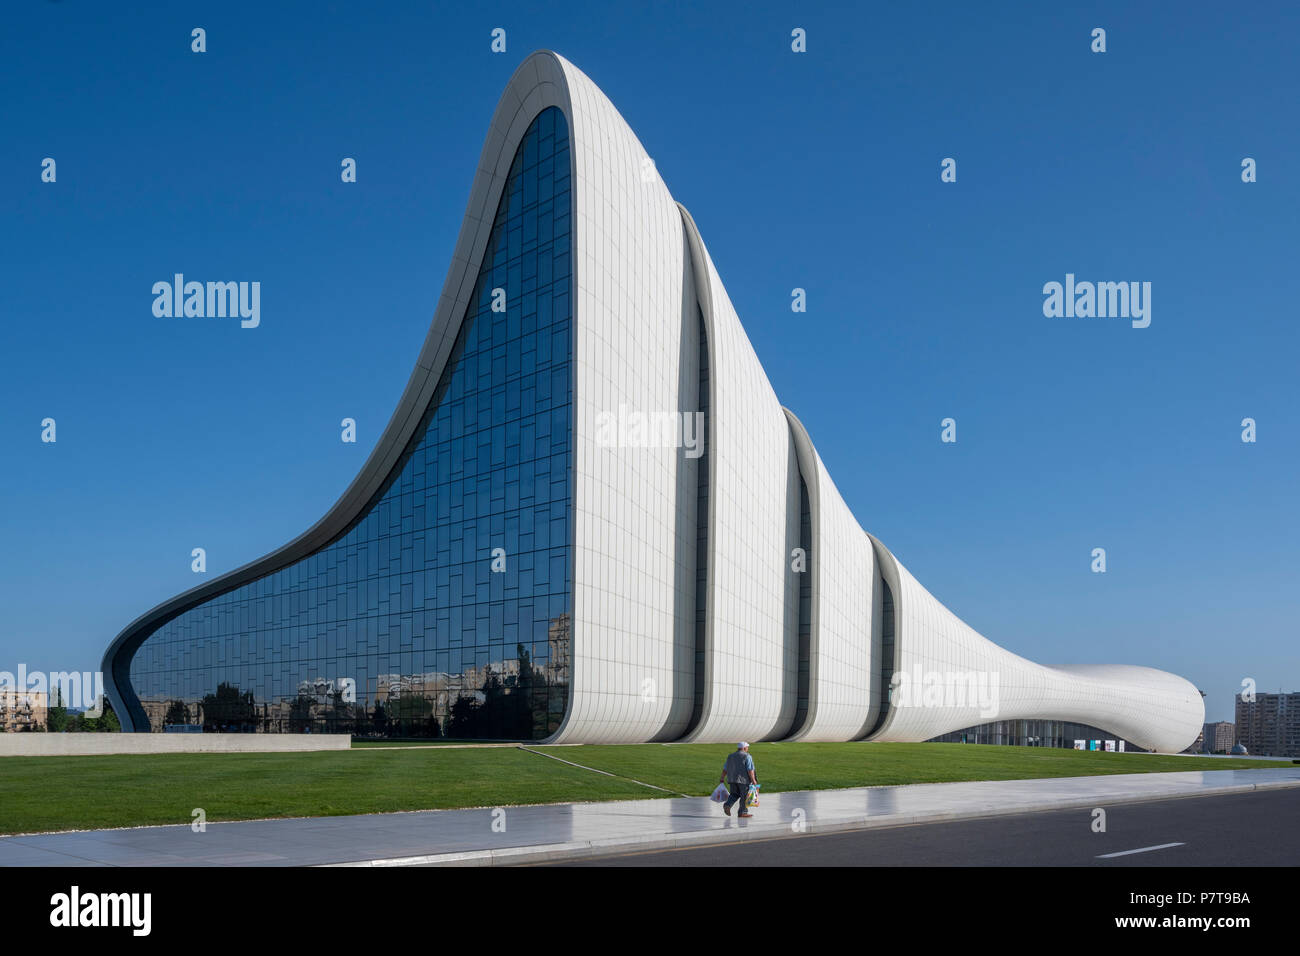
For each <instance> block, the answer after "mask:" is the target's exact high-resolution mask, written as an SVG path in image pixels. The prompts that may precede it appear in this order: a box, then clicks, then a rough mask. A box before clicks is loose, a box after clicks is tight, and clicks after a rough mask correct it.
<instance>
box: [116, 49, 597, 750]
mask: <svg viewBox="0 0 1300 956" xmlns="http://www.w3.org/2000/svg"><path fill="white" fill-rule="evenodd" d="M565 66H566V61H565V60H564V59H563V58H562V57H560V56H559V55H558V54H556V53H553V52H551V51H550V50H539V51H538V52H536V53H533V54H532V55H531V56H529V57H528V58H527V59H525V60H524V61H523V62H522V63H521V64H519V67H518V69H516V70H515V72H514V74H513V75H512V76H511V78H510V81H509V83H507V84H506V88H505V90H504V91H503V92H502V94H501V98H500V100H499V101H498V102H497V107H496V110H495V112H494V113H493V115H492V123H491V125H490V126H489V128H488V134H487V138H486V140H485V141H484V143H483V150H482V153H481V154H480V156H479V161H478V166H477V168H476V170H475V173H474V181H473V184H472V186H471V187H470V194H469V201H468V202H467V203H466V207H465V216H464V219H463V220H462V221H461V226H460V234H459V236H458V237H457V239H456V246H455V251H454V252H453V254H452V259H451V265H450V266H449V267H448V269H447V278H446V279H445V280H444V282H443V286H442V293H441V295H440V296H439V297H438V305H437V307H436V309H435V310H434V315H433V320H432V322H431V323H430V325H429V333H428V335H427V336H426V337H425V340H424V345H423V346H422V347H421V349H420V356H419V358H418V359H417V360H416V363H415V368H414V369H413V370H412V371H411V376H410V378H409V379H408V380H407V383H406V388H405V389H404V390H403V392H402V397H401V399H399V401H398V403H397V408H396V410H395V411H394V412H393V414H392V417H391V418H389V420H388V424H387V426H385V428H384V431H383V434H382V435H380V437H379V441H378V442H376V444H375V447H374V450H373V451H371V453H370V456H369V457H368V458H367V459H366V462H365V464H364V465H363V466H362V468H361V471H360V472H359V473H358V474H357V476H356V477H355V478H354V479H352V483H351V484H350V485H348V487H347V489H346V490H345V491H344V492H343V494H342V495H340V496H339V499H338V500H337V501H336V502H334V504H333V506H331V507H330V509H329V511H327V512H326V513H325V516H324V517H322V518H321V519H320V520H319V521H317V522H316V523H315V524H314V525H312V526H311V527H310V528H309V529H308V530H307V531H305V532H303V533H302V534H300V535H299V536H298V537H296V538H294V539H293V540H292V541H290V542H289V543H288V544H285V545H283V546H281V547H279V548H277V549H276V550H274V551H272V552H270V553H269V554H266V555H263V556H262V557H260V558H258V559H256V560H254V561H250V562H248V563H247V564H245V565H243V566H241V567H239V568H236V569H235V570H233V571H228V572H226V573H225V574H223V575H221V576H219V577H217V578H214V579H212V580H211V581H207V582H205V583H203V584H200V585H198V586H197V587H194V588H191V589H190V590H188V591H185V592H183V593H181V594H179V595H177V596H176V597H173V598H170V599H168V600H166V601H164V602H162V603H161V604H159V605H158V606H157V607H154V608H153V609H151V610H149V611H146V612H145V613H144V614H142V615H140V616H139V617H138V618H136V619H135V620H134V621H132V622H131V623H130V624H128V625H127V626H126V627H125V628H123V630H122V631H121V633H119V634H118V635H117V637H115V638H114V639H113V641H112V643H111V644H109V646H108V649H107V650H106V651H105V652H104V659H103V663H102V664H101V665H100V666H101V669H102V670H103V672H104V692H105V694H106V696H107V697H108V699H109V702H110V703H111V704H112V705H113V710H114V712H115V713H116V714H117V715H118V719H119V721H120V722H121V724H122V729H123V730H126V731H131V730H143V729H144V728H145V725H146V723H147V718H146V716H145V713H144V709H143V708H142V707H141V706H140V701H139V699H138V698H137V697H136V695H135V690H134V688H132V687H131V684H130V679H129V677H130V666H131V660H132V658H133V657H134V656H135V652H136V651H137V650H138V649H139V647H140V645H141V644H143V643H144V641H145V640H146V639H147V638H148V637H149V636H150V635H152V634H153V633H154V632H156V631H157V630H158V628H160V627H162V626H163V625H164V624H166V623H168V622H169V621H171V620H174V619H175V618H177V617H178V616H180V615H181V614H184V613H185V612H186V611H188V610H191V609H193V608H195V607H197V606H198V605H200V604H202V603H204V602H205V601H208V600H211V599H212V598H214V597H218V596H220V595H222V594H226V593H229V592H230V591H233V590H235V589H236V588H238V587H242V586H243V585H245V584H247V583H249V582H251V581H255V580H257V579H259V578H262V577H265V576H266V575H268V574H273V573H275V572H276V571H279V570H281V569H283V568H286V567H288V566H289V565H291V564H294V563H295V562H297V561H300V560H302V559H303V558H306V557H309V556H311V555H312V554H315V553H316V552H318V551H320V550H321V549H323V548H326V547H328V546H329V545H330V544H332V543H333V542H335V541H337V540H338V539H339V538H341V537H342V536H343V535H344V534H346V533H347V532H348V531H349V530H350V529H351V528H352V526H353V525H354V524H355V523H356V522H357V521H358V520H359V519H360V518H362V517H363V516H364V515H365V514H366V512H367V511H368V509H369V507H370V506H371V505H372V504H373V503H374V501H375V499H376V498H377V497H378V496H379V495H381V494H382V493H383V491H384V489H385V487H386V485H387V483H388V482H389V479H390V478H391V477H392V475H393V474H394V472H395V471H396V470H397V468H398V467H399V466H400V464H401V462H402V459H403V456H404V454H405V453H406V450H407V448H408V446H409V445H410V443H411V440H412V439H413V438H414V437H415V435H416V431H417V430H418V428H419V425H420V422H421V420H422V419H423V417H424V413H425V411H426V410H427V409H428V407H429V403H430V402H431V401H432V400H433V398H434V392H435V390H436V388H437V385H438V381H439V380H440V378H441V377H442V373H443V370H444V368H445V367H446V364H447V359H448V357H449V355H450V354H451V349H452V346H453V345H454V344H455V341H456V336H457V334H458V333H459V332H460V326H461V324H462V321H463V319H464V317H465V311H466V309H467V307H468V306H469V302H470V296H471V295H472V293H473V289H474V285H475V283H476V282H477V280H478V272H479V268H480V266H481V265H482V262H483V256H484V253H485V252H486V250H487V242H488V237H489V236H490V234H491V232H492V224H493V221H494V220H495V218H496V209H497V205H498V203H499V202H500V199H501V193H502V190H503V189H504V187H505V183H506V178H507V176H508V175H509V172H510V166H511V164H512V163H513V162H514V156H515V150H516V149H517V147H518V145H519V142H520V140H521V139H522V138H523V135H524V133H525V132H526V131H527V129H528V126H529V124H530V123H531V122H532V120H533V119H534V118H535V117H536V116H537V114H538V113H540V112H541V111H542V110H543V109H546V108H547V107H550V106H557V107H559V108H560V109H561V110H562V111H563V112H564V115H565V121H566V122H567V123H569V124H570V135H571V136H572V105H571V102H570V98H569V86H568V82H567V80H566V79H565ZM539 104H540V105H539ZM569 162H570V172H571V174H572V172H573V170H574V166H573V163H574V156H573V154H572V151H571V152H570V158H569ZM573 269H574V272H573V283H574V286H575V287H576V286H577V281H578V278H577V269H578V263H577V262H576V261H575V263H574V266H573ZM128 695H129V696H128ZM566 719H567V714H566Z"/></svg>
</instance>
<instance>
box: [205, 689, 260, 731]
mask: <svg viewBox="0 0 1300 956" xmlns="http://www.w3.org/2000/svg"><path fill="white" fill-rule="evenodd" d="M200 707H202V709H203V730H204V731H205V732H206V733H220V732H222V731H231V732H235V733H251V732H253V731H254V730H256V729H257V705H256V704H254V703H253V692H252V691H251V690H250V691H245V692H244V693H242V694H241V693H240V692H239V688H238V687H237V686H235V685H234V684H227V683H225V682H222V683H220V684H218V685H217V692H216V693H215V694H205V695H204V696H203V701H202V703H201V704H200Z"/></svg>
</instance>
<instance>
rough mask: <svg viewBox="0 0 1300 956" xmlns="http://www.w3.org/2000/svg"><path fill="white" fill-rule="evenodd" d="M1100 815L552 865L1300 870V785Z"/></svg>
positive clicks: (1056, 813) (1043, 815)
mask: <svg viewBox="0 0 1300 956" xmlns="http://www.w3.org/2000/svg"><path fill="white" fill-rule="evenodd" d="M1102 809H1104V810H1105V811H1106V817H1105V824H1106V830H1105V832H1104V833H1101V832H1094V830H1093V825H1094V824H1093V819H1094V818H1093V813H1092V810H1091V809H1077V810H1047V811H1042V812H1038V813H1029V814H1024V815H1020V816H1014V817H993V818H987V819H983V820H968V821H962V822H955V823H929V824H919V825H915V826H905V827H889V828H884V829H874V830H855V831H848V832H843V833H830V834H824V835H820V836H817V835H812V834H809V835H806V836H795V837H787V838H781V839H771V840H761V841H752V842H745V843H731V844H724V845H720V846H710V847H693V848H690V849H681V850H653V851H646V852H638V853H623V854H618V855H613V856H606V857H597V858H592V859H589V860H576V861H567V862H563V863H555V864H548V865H553V866H1105V867H1120V866H1138V867H1151V866H1250V867H1254V866H1298V865H1300V827H1298V826H1297V825H1296V821H1297V820H1300V788H1294V789H1287V790H1272V791H1267V790H1266V791H1260V792H1256V793H1238V794H1229V795H1226V796H1210V797H1187V798H1182V799H1176V800H1160V801H1151V802H1149V803H1121V804H1116V805H1114V806H1111V807H1105V806H1103V808H1102ZM758 812H760V811H755V813H758ZM1169 844H1176V845H1169ZM1153 848H1158V849H1153ZM1132 851H1140V852H1132ZM1108 854H1122V855H1109V856H1108Z"/></svg>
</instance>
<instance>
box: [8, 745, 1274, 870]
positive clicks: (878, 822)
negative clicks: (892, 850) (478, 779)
mask: <svg viewBox="0 0 1300 956" xmlns="http://www.w3.org/2000/svg"><path fill="white" fill-rule="evenodd" d="M1284 787H1300V766H1297V767H1295V768H1280V769H1260V770H1202V771H1181V772H1177V773H1141V774H1107V775H1102V776H1090V777H1054V778H1049V779H1040V780H984V781H976V782H970V783H927V784H911V785H908V786H897V787H855V788H851V789H843V790H795V791H790V792H788V793H771V794H764V795H763V797H762V802H761V805H760V806H759V807H758V808H757V809H756V810H755V811H754V816H753V817H752V818H750V819H747V820H740V819H737V818H736V817H734V816H732V817H728V816H725V815H724V814H723V813H722V810H721V808H720V806H719V805H718V804H715V803H712V802H710V800H709V799H708V798H707V797H685V798H682V797H673V798H658V799H654V798H652V799H646V800H616V801H608V802H603V803H563V804H545V805H538V806H521V807H503V808H491V807H485V808H482V809H473V810H422V811H412V812H403V813H373V814H362V815H354V816H335V817H306V818H293V819H282V820H246V821H235V822H230V823H208V824H207V827H206V829H205V830H204V831H203V832H202V833H195V832H194V831H193V830H191V828H190V825H189V824H179V825H176V826H154V827H134V828H129V829H115V830H87V831H77V832H70V833H41V834H29V835H19V836H8V837H0V866H322V865H324V866H410V865H443V866H466V865H471V866H500V865H509V864H518V863H531V862H541V861H553V860H564V859H577V858H582V857H590V856H599V855H605V854H610V853H618V852H622V851H626V850H638V849H665V848H672V847H680V846H703V845H706V844H709V843H726V842H730V841H733V840H753V839H773V838H780V837H798V836H800V835H802V834H806V833H830V832H835V831H837V830H857V829H866V828H869V827H881V826H904V825H908V824H918V823H932V822H938V821H943V820H963V819H974V818H979V817H993V816H1005V815H1014V814H1022V813H1032V812H1035V811H1038V810H1056V809H1065V808H1070V807H1088V808H1091V807H1107V806H1110V805H1113V804H1116V803H1126V802H1134V801H1144V800H1163V799H1169V798H1171V797H1196V796H1211V795H1216V794H1226V793H1242V792H1248V791H1252V790H1268V789H1275V788H1284Z"/></svg>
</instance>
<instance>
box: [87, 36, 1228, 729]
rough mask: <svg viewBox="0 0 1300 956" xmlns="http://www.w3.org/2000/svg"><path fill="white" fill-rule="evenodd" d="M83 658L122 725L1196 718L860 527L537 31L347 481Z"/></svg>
mask: <svg viewBox="0 0 1300 956" xmlns="http://www.w3.org/2000/svg"><path fill="white" fill-rule="evenodd" d="M664 423H669V424H671V425H672V426H673V428H674V431H673V432H672V434H671V435H669V434H668V433H666V432H665V433H663V434H659V433H658V431H657V426H658V425H662V424H664ZM697 427H702V432H703V436H704V440H703V442H702V444H699V445H693V444H692V443H691V440H690V439H691V438H692V437H693V436H694V434H695V432H694V430H695V429H696V428H697ZM104 670H105V672H106V674H107V675H108V680H107V684H108V693H109V697H110V699H111V701H112V702H113V705H114V707H115V709H116V711H117V713H118V714H119V715H120V716H121V717H122V721H123V725H124V727H126V728H128V729H134V730H149V729H152V730H159V729H161V727H162V725H163V724H165V723H178V722H189V723H196V722H202V723H203V724H204V725H205V726H206V727H207V728H208V729H211V730H222V729H243V730H249V729H256V730H295V729H305V727H307V726H312V727H313V728H315V727H318V726H319V727H320V729H325V730H337V731H348V730H350V731H352V732H357V733H385V732H389V733H391V732H394V728H397V730H398V732H412V733H437V734H442V735H448V736H476V737H503V738H519V737H525V738H530V739H539V738H540V739H547V740H550V741H552V742H557V743H559V742H563V743H574V742H578V743H584V742H585V743H617V742H640V741H670V740H690V741H703V742H713V741H734V740H738V739H742V738H743V739H748V740H777V739H797V740H837V741H847V740H859V739H875V740H894V741H920V740H926V739H929V738H932V737H936V736H939V735H941V734H945V733H949V732H951V731H955V730H959V729H961V728H966V727H972V726H975V725H979V724H983V723H987V722H990V721H995V720H1020V719H1033V720H1052V721H1069V722H1076V723H1079V724H1083V725H1087V726H1088V727H1091V728H1100V729H1102V730H1104V731H1106V732H1109V733H1111V734H1114V735H1117V736H1120V737H1122V738H1124V739H1126V740H1128V741H1131V742H1132V743H1134V744H1136V745H1137V746H1139V747H1142V748H1145V749H1152V750H1161V751H1171V752H1177V751H1180V750H1182V749H1184V748H1185V747H1186V746H1188V745H1189V744H1190V743H1191V742H1192V741H1193V740H1194V739H1195V737H1196V735H1197V733H1198V732H1199V731H1200V729H1201V725H1202V722H1203V719H1204V709H1203V705H1202V701H1201V695H1200V694H1199V692H1198V691H1197V690H1196V689H1195V688H1194V687H1193V686H1192V685H1191V684H1190V683H1188V682H1187V681H1185V680H1183V679H1182V678H1179V677H1176V676H1174V675H1171V674H1166V673H1163V672H1161V671H1156V670H1151V669H1148V668H1142V667H1090V668H1077V667H1076V668H1049V667H1044V666H1041V665H1038V664H1035V663H1033V662H1031V661H1028V660H1025V659H1024V658H1021V657H1018V656H1017V655H1015V654H1012V653H1010V652H1008V651H1005V650H1003V649H1002V648H1000V647H998V646H997V645H995V644H993V643H992V642H990V641H988V640H987V639H985V638H983V637H981V636H980V635H979V634H977V633H976V632H975V631H973V630H972V629H971V628H969V627H967V626H966V625H965V624H963V623H962V622H961V621H960V620H959V619H958V618H957V617H956V616H954V615H953V614H952V613H951V612H949V611H948V610H947V609H946V608H944V607H943V605H941V604H940V603H939V602H938V601H936V600H935V599H934V598H933V597H932V596H931V595H930V594H929V593H928V592H927V591H926V590H925V589H924V588H922V587H921V586H920V585H919V584H918V583H917V582H916V580H915V579H914V578H912V576H911V575H910V574H908V572H907V570H906V569H905V568H903V567H902V566H901V565H900V564H899V563H898V562H897V561H896V560H895V558H894V556H893V555H892V554H890V552H889V551H888V549H886V548H885V547H884V545H882V544H881V543H880V542H879V541H878V540H876V539H875V538H873V537H872V536H870V535H868V534H867V533H866V532H864V531H863V530H862V528H861V527H860V526H859V524H858V523H857V521H856V520H855V519H854V517H853V514H852V512H851V511H850V509H849V507H848V505H847V504H846V503H845V502H844V500H843V498H842V497H841V496H840V494H839V492H838V490H837V489H836V487H835V484H834V482H833V481H832V480H831V477H830V475H829V474H828V473H827V471H826V468H825V466H824V464H823V463H822V460H821V458H820V456H819V455H818V454H817V451H816V448H815V447H814V446H813V443H812V440H811V438H810V437H809V435H808V433H807V431H806V430H805V429H804V427H803V426H802V425H801V424H800V422H799V421H798V419H797V418H796V417H795V416H794V414H793V413H791V412H790V411H788V410H786V409H784V408H783V407H782V406H781V404H780V402H779V400H778V399H777V396H776V394H775V393H774V392H773V389H772V386H771V384H770V383H769V382H768V379H767V376H766V375H765V374H764V372H763V368H762V365H761V363H760V362H759V360H758V357H757V355H756V354H755V352H754V349H753V347H752V346H751V344H750V342H749V339H748V337H747V336H746V334H745V331H744V328H743V326H742V325H741V322H740V318H739V317H738V315H737V314H736V311H735V308H734V307H733V306H732V304H731V301H730V299H729V298H728V296H727V292H726V289H725V288H724V286H723V283H722V279H721V277H720V276H719V275H718V272H717V269H716V268H715V267H714V264H713V262H712V260H711V259H710V257H709V254H708V251H707V249H706V248H705V246H704V242H703V240H702V238H701V236H700V233H699V230H698V229H697V228H696V226H695V223H694V221H693V220H692V219H691V217H690V215H689V213H687V212H686V210H685V209H684V208H683V207H682V206H681V205H679V204H678V203H677V202H676V201H674V199H673V197H672V195H671V194H670V193H669V191H668V189H667V187H666V186H665V185H664V183H663V181H662V179H661V178H660V177H659V175H658V174H657V172H656V170H655V167H654V164H653V162H652V161H651V159H650V157H649V156H648V154H647V153H646V151H645V149H644V147H643V146H642V145H641V143H640V142H639V141H638V140H637V138H636V136H635V134H634V133H633V132H632V130H631V129H630V128H629V127H628V125H627V124H626V123H625V122H624V120H623V119H622V117H621V116H620V115H619V114H618V112H617V111H616V110H615V109H614V107H613V105H612V104H611V103H610V102H609V100H608V99H607V98H606V97H605V96H604V94H603V93H601V91H600V90H599V89H597V88H596V86H595V85H594V84H593V83H592V82H591V80H589V79H588V78H587V77H586V76H585V75H584V74H583V73H582V72H581V71H579V70H578V69H577V68H575V67H574V66H573V65H572V64H571V63H569V62H568V61H567V60H565V59H564V58H562V57H560V56H558V55H556V54H554V53H550V52H541V53H536V54H534V55H532V56H530V57H529V58H528V59H527V60H525V61H524V63H523V64H522V65H521V66H520V67H519V69H518V70H517V71H516V73H515V75H514V77H513V78H512V79H511V81H510V83H509V85H508V86H507V88H506V91H505V93H504V94H503V95H502V97H501V101H500V104H499V105H498V107H497V110H496V113H495V115H494V116H493V119H492V124H491V127H490V129H489V132H488V136H487V141H486V143H485V145H484V147H483V152H482V156H481V158H480V161H479V165H478V170H477V172H476V174H475V177H474V182H473V186H472V188H471V191H470V198H469V204H468V209H467V211H466V215H465V220H464V223H463V225H462V227H461V233H460V238H459V240H458V242H457V246H456V251H455V254H454V258H453V261H452V265H451V268H450V270H449V272H448V275H447V278H446V282H445V284H444V286H443V291H442V295H441V297H440V299H439V301H438V305H437V310H436V312H435V315H434V318H433V322H432V325H431V327H430V330H429V334H428V338H427V340H426V342H425V345H424V348H423V350H422V352H421V355H420V357H419V360H418V362H417V364H416V368H415V370H414V372H413V373H412V376H411V379H410V382H409V383H408V385H407V388H406V391H405V393H404V394H403V396H402V399H401V403H400V404H399V407H398V409H397V411H396V412H395V413H394V415H393V417H392V419H391V421H390V422H389V424H388V427H387V428H386V430H385V431H384V434H383V436H382V437H381V439H380V441H379V442H378V444H377V446H376V448H375V450H374V452H373V453H372V454H371V456H370V458H369V460H368V461H367V463H366V465H365V467H364V468H363V470H362V472H361V474H360V475H358V476H357V478H356V479H355V480H354V481H353V483H352V485H351V486H350V487H349V488H348V489H347V491H346V492H345V493H344V494H343V496H342V497H341V498H340V499H339V501H338V502H337V503H336V504H335V505H334V507H333V508H332V509H331V510H330V511H329V513H328V514H326V516H325V517H324V518H322V519H321V521H320V522H318V523H317V524H316V525H315V526H314V527H313V528H311V529H310V530H309V531H307V532H306V533H304V534H303V535H302V536H301V537H299V538H297V539H295V540H294V541H292V542H290V543H289V544H287V545H285V546H284V547H282V548H280V549H279V550H277V551H275V552H273V553H272V554H270V555H267V556H266V557H264V558H261V559H259V560H257V561H254V562H252V563H250V564H248V565H245V566H244V567H242V568H239V569H237V570H235V571H232V572H230V573H229V574H226V575H223V576H222V577H219V578H216V579H214V580H212V581H210V582H208V583H206V584H204V585H202V586H201V587H199V588H196V589H194V590H192V591H189V592H186V593H185V594H182V595H180V596H178V597H177V598H174V599H172V600H171V601H168V602H166V603H164V604H162V605H160V606H159V607H157V608H155V609H153V610H152V611H150V612H148V613H146V614H145V615H142V616H141V617H140V618H139V619H137V620H136V621H135V622H133V623H132V624H131V625H130V626H129V627H127V628H126V629H125V630H124V631H123V632H122V633H121V634H120V635H119V636H118V637H117V638H116V639H115V640H114V641H113V643H112V645H111V646H110V647H109V649H108V652H107V653H106V655H105V666H104ZM321 687H326V688H338V689H339V693H338V694H337V695H335V696H334V697H333V698H330V696H329V694H324V695H323V696H322V693H321V692H320V691H319V690H316V691H312V692H311V693H308V692H307V691H305V690H304V688H317V689H319V688H321ZM343 688H351V689H354V690H355V700H354V701H348V700H347V699H346V695H344V694H343V691H342V689H343ZM318 722H321V723H323V726H321V724H320V723H318Z"/></svg>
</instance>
